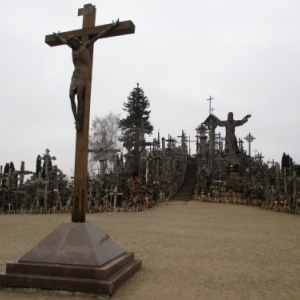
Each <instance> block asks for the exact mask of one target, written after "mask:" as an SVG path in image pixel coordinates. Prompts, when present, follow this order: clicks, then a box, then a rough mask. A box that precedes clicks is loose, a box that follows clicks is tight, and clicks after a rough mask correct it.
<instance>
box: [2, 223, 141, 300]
mask: <svg viewBox="0 0 300 300" xmlns="http://www.w3.org/2000/svg"><path fill="white" fill-rule="evenodd" d="M141 265H142V262H141V260H137V259H134V254H133V253H132V252H125V251H124V250H123V249H122V248H121V247H120V246H119V245H118V244H117V243H116V242H115V241H114V240H112V239H111V238H110V237H109V236H108V235H107V234H106V233H105V232H104V231H103V230H102V229H100V228H99V227H98V226H97V225H96V224H94V223H92V222H85V223H73V222H68V223H63V224H61V225H60V226H59V227H57V228H56V229H55V230H54V231H52V232H51V233H50V234H49V235H48V236H46V237H45V238H44V239H43V240H42V241H41V242H39V243H38V244H37V245H36V246H35V247H34V248H32V249H31V250H30V251H29V252H28V253H26V254H25V255H24V256H23V257H21V258H20V259H19V260H18V261H13V262H8V263H7V264H6V272H1V273H0V287H19V288H40V289H50V290H64V291H70V292H83V293H94V294H98V293H104V294H109V295H111V294H113V293H114V292H115V290H116V289H117V288H118V287H119V286H120V285H121V284H122V283H124V282H125V281H126V280H127V279H128V278H130V277H131V276H133V275H134V274H135V273H136V272H137V271H138V270H139V269H140V268H141Z"/></svg>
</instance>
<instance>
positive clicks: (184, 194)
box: [171, 157, 197, 201]
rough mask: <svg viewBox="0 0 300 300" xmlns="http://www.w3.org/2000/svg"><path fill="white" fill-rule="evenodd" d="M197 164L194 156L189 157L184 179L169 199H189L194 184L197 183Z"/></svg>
mask: <svg viewBox="0 0 300 300" xmlns="http://www.w3.org/2000/svg"><path fill="white" fill-rule="evenodd" d="M196 176H197V165H196V158H194V157H189V158H188V164H187V168H186V176H185V180H184V182H183V184H182V186H181V187H180V189H179V190H178V192H177V193H176V194H175V195H174V196H173V197H172V198H171V201H188V200H191V198H192V196H193V193H194V189H195V185H196V183H197V178H196Z"/></svg>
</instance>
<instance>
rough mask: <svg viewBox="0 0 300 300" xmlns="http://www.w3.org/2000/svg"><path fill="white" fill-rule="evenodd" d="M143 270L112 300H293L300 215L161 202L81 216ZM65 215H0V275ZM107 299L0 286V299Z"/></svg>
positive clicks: (298, 284) (299, 269)
mask: <svg viewBox="0 0 300 300" xmlns="http://www.w3.org/2000/svg"><path fill="white" fill-rule="evenodd" d="M87 220H89V221H93V222H95V223H96V224H98V226H100V227H101V228H102V229H103V230H104V231H106V232H107V233H108V234H109V235H110V236H111V237H112V238H113V239H114V240H115V241H117V242H118V243H119V244H120V245H121V246H122V247H123V248H124V249H125V250H126V251H130V252H131V251H133V252H134V253H135V257H136V258H139V259H142V262H143V266H142V269H141V270H140V271H139V272H138V273H137V274H136V275H135V276H134V277H133V278H131V279H130V280H128V281H127V282H126V283H125V285H123V286H122V287H121V288H120V289H119V290H117V291H116V292H115V294H114V295H113V296H112V298H113V299H115V300H117V299H122V300H126V299H128V300H148V299H149V300H150V299H151V300H153V299H163V300H171V299H172V300H174V299H195V300H196V299H197V300H198V299H243V300H247V299H253V300H254V299H255V300H258V299H264V300H266V299H272V300H274V299H289V300H292V299H297V300H298V299H300V237H299V233H300V216H298V215H297V216H296V215H290V214H286V213H276V212H273V211H267V210H264V209H261V208H257V207H249V206H243V205H234V204H217V203H202V202H197V201H191V202H189V203H188V204H187V205H166V204H165V203H160V204H159V205H158V206H155V207H154V208H152V209H150V210H147V211H144V212H140V213H98V214H88V215H87ZM64 221H70V215H66V214H56V215H0V228H1V229H0V270H1V271H2V270H4V269H5V262H6V261H8V260H16V259H18V258H20V257H21V256H22V255H24V254H25V253H26V252H27V251H28V250H30V249H31V248H32V247H33V246H34V245H35V244H36V243H38V242H39V241H40V240H41V239H42V238H43V237H45V236H46V234H48V233H50V232H51V231H52V230H53V229H54V228H56V227H57V226H58V225H59V224H61V223H62V222H64ZM105 298H107V297H106V296H103V295H102V296H100V295H86V294H78V293H66V292H57V291H40V290H30V289H0V299H20V300H21V299H36V300H37V299H61V300H67V299H105Z"/></svg>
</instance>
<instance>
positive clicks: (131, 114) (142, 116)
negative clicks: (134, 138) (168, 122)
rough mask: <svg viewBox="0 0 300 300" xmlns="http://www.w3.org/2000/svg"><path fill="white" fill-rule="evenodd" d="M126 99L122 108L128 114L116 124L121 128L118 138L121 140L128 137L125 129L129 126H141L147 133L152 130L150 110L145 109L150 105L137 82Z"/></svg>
mask: <svg viewBox="0 0 300 300" xmlns="http://www.w3.org/2000/svg"><path fill="white" fill-rule="evenodd" d="M127 100H128V101H127V102H124V103H123V110H124V111H126V112H127V113H128V115H127V117H126V118H124V119H120V120H119V122H118V126H119V128H121V130H122V135H121V137H120V139H119V140H120V141H123V142H124V141H126V140H127V139H128V133H127V132H126V130H127V129H129V128H143V129H146V130H147V131H148V133H149V134H151V133H152V131H153V126H152V124H151V123H150V121H149V118H150V113H151V110H147V109H148V108H149V107H150V101H149V99H148V97H147V96H145V94H144V91H143V89H142V88H140V86H139V84H138V83H137V86H136V87H135V88H134V89H133V91H132V92H130V94H129V96H128V97H127Z"/></svg>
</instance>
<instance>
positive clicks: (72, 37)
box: [67, 35, 82, 44]
mask: <svg viewBox="0 0 300 300" xmlns="http://www.w3.org/2000/svg"><path fill="white" fill-rule="evenodd" d="M67 41H68V42H70V41H76V42H78V43H79V44H82V43H81V41H80V39H79V38H78V37H77V36H74V35H71V36H69V37H68V39H67Z"/></svg>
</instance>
